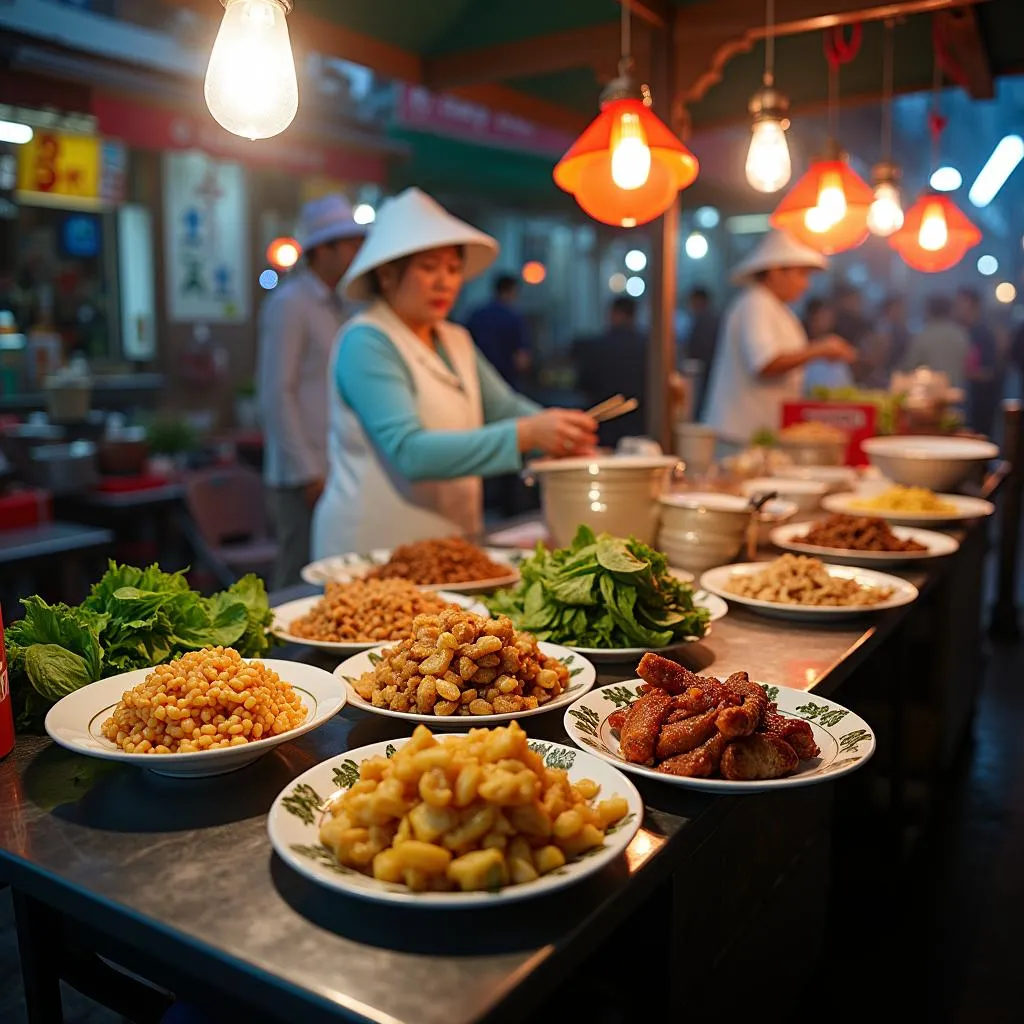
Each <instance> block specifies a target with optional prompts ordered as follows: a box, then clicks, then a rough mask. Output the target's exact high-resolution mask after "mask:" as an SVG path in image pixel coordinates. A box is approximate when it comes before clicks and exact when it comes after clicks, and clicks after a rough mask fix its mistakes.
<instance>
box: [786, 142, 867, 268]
mask: <svg viewBox="0 0 1024 1024" xmlns="http://www.w3.org/2000/svg"><path fill="white" fill-rule="evenodd" d="M873 201H874V193H873V192H872V190H871V186H870V185H868V183H867V182H866V181H864V179H863V178H861V177H860V175H859V174H857V172H856V171H854V170H853V169H852V168H851V167H850V165H849V164H848V163H847V162H846V161H845V160H843V159H840V158H835V159H828V160H815V161H814V162H813V163H812V164H811V166H810V168H809V169H808V171H807V173H806V174H805V175H804V176H803V177H802V178H801V179H800V180H799V181H798V182H797V183H796V184H795V185H794V186H793V188H791V189H790V191H789V193H788V194H787V195H786V198H785V199H783V200H782V202H781V203H779V205H778V207H776V210H775V212H774V213H773V214H772V217H771V222H772V226H773V227H776V228H779V229H780V230H782V231H785V232H786V233H787V234H789V235H792V236H793V237H794V238H796V239H797V240H798V241H800V242H803V243H804V245H809V246H810V247H811V248H812V249H817V250H818V252H823V253H825V255H826V256H831V255H832V254H833V253H836V252H845V251H846V250H847V249H855V248H856V247H857V246H858V245H860V244H861V243H862V242H863V241H864V240H865V239H866V238H867V237H868V212H869V211H870V209H871V203H872V202H873Z"/></svg>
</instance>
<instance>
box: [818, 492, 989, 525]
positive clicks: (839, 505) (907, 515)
mask: <svg viewBox="0 0 1024 1024" xmlns="http://www.w3.org/2000/svg"><path fill="white" fill-rule="evenodd" d="M821 507H822V508H823V509H825V510H826V511H827V512H838V513H841V514H843V515H848V516H863V515H869V516H878V517H879V518H881V519H885V520H888V522H890V523H893V524H896V525H899V526H934V525H938V524H950V523H961V522H965V521H967V520H971V519H984V518H985V517H986V516H990V515H992V513H993V512H995V506H994V505H993V504H992V502H990V501H985V500H983V499H982V498H969V497H966V496H965V495H962V494H936V493H935V492H934V491H929V490H928V489H927V488H925V487H903V486H901V485H899V484H894V485H893V486H891V487H886V488H885V489H884V490H882V491H879V492H878V493H877V494H861V493H858V492H856V491H843V492H842V493H840V494H826V495H825V497H824V498H822V500H821Z"/></svg>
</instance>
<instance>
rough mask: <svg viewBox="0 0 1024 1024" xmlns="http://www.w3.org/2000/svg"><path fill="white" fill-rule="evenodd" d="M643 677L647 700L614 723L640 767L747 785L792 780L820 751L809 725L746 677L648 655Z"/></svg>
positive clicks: (613, 718) (623, 746)
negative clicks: (716, 674) (702, 672)
mask: <svg viewBox="0 0 1024 1024" xmlns="http://www.w3.org/2000/svg"><path fill="white" fill-rule="evenodd" d="M637 673H638V675H639V676H640V678H641V679H643V680H644V686H642V687H641V690H642V691H643V692H642V694H641V696H640V698H639V699H638V700H636V701H634V702H633V704H631V705H630V706H629V707H628V708H625V709H623V710H620V711H616V712H615V713H614V714H613V715H612V716H611V717H610V719H609V723H610V725H611V727H612V729H617V730H618V732H619V747H620V750H621V751H622V756H623V757H624V758H625V759H626V760H627V761H630V762H632V763H633V764H642V765H653V766H654V767H655V768H656V770H657V771H659V772H664V773H665V774H667V775H680V776H685V777H688V778H709V777H711V776H713V775H716V774H717V775H719V776H721V777H722V778H724V779H732V780H734V781H738V782H740V781H742V782H748V781H751V780H755V779H778V778H782V777H783V776H785V775H790V774H792V773H793V772H794V771H796V770H797V768H798V766H799V764H800V762H801V761H803V760H807V759H809V758H812V757H817V756H818V754H819V753H820V751H819V749H818V745H817V744H816V743H815V742H814V733H813V732H812V730H811V727H810V725H809V724H808V723H807V722H805V721H803V720H802V719H798V718H787V717H786V716H785V715H783V714H781V713H780V712H779V710H778V708H777V706H776V705H775V704H774V703H772V702H769V700H768V696H767V694H766V693H765V691H764V689H763V688H762V687H761V686H758V684H757V683H754V682H752V681H751V680H750V678H749V677H748V676H747V674H746V672H737V673H735V674H734V675H731V676H730V677H729V678H728V679H726V680H725V682H721V681H719V680H718V679H713V678H711V677H709V676H698V675H695V674H694V673H692V672H690V671H689V670H688V669H686V668H684V667H683V666H682V665H677V664H676V663H675V662H673V661H669V660H668V659H667V658H662V657H660V656H659V655H657V654H645V655H644V656H643V658H642V659H641V661H640V665H639V667H638V669H637Z"/></svg>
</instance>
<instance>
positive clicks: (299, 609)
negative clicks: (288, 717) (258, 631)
mask: <svg viewBox="0 0 1024 1024" xmlns="http://www.w3.org/2000/svg"><path fill="white" fill-rule="evenodd" d="M452 605H454V606H456V607H459V608H466V609H468V610H470V611H474V612H477V613H478V614H480V615H486V614H487V609H486V608H484V606H483V605H482V604H479V603H478V602H476V601H474V600H473V598H471V597H467V596H466V595H465V594H454V593H448V592H447V591H444V590H421V589H420V588H419V587H417V586H416V585H415V584H413V583H409V582H408V581H406V580H398V579H387V580H377V579H353V580H350V581H349V582H347V583H328V584H326V586H325V587H324V592H323V594H317V595H314V596H312V597H300V598H299V599H298V600H296V601H289V602H288V603H287V604H280V605H278V606H277V607H276V608H272V609H271V611H272V612H273V614H274V621H273V624H272V625H271V632H272V633H273V634H274V635H275V636H276V637H279V638H280V639H281V640H284V641H286V642H287V643H291V644H302V645H303V646H306V647H319V648H321V649H322V650H327V651H334V652H335V653H337V654H342V655H348V654H357V653H358V652H359V651H366V650H369V649H370V648H371V647H377V646H379V645H380V644H382V643H384V642H386V641H389V640H401V639H402V637H403V636H405V635H406V634H407V633H408V632H409V630H410V629H412V623H413V619H415V618H416V616H417V615H436V614H437V613H438V612H441V611H443V610H444V609H445V608H448V607H450V606H452Z"/></svg>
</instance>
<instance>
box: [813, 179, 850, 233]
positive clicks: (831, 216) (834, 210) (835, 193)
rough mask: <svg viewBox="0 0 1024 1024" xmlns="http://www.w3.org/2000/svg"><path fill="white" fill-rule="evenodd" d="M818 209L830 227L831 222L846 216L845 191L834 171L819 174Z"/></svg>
mask: <svg viewBox="0 0 1024 1024" xmlns="http://www.w3.org/2000/svg"><path fill="white" fill-rule="evenodd" d="M818 209H819V210H821V212H822V214H823V215H824V216H825V217H827V218H828V221H829V226H830V227H831V225H833V224H838V223H839V222H840V221H841V220H842V219H843V218H844V217H845V216H846V193H845V192H844V191H843V180H842V178H840V177H839V175H838V174H836V173H835V172H834V171H830V172H829V173H828V174H823V175H822V176H821V187H820V188H819V190H818Z"/></svg>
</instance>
